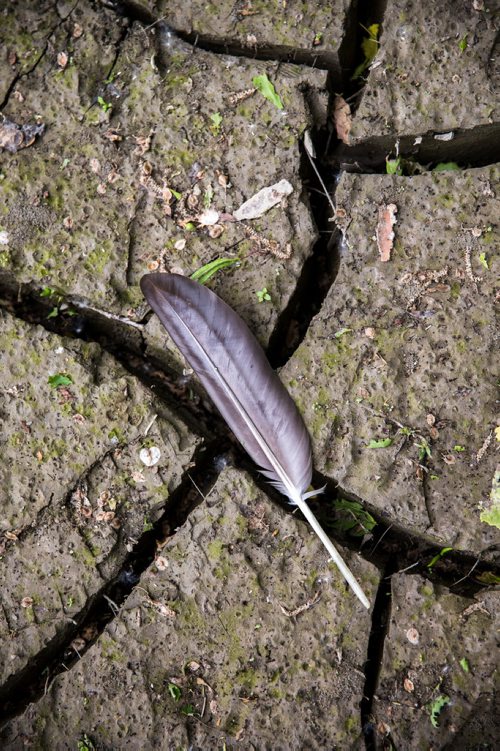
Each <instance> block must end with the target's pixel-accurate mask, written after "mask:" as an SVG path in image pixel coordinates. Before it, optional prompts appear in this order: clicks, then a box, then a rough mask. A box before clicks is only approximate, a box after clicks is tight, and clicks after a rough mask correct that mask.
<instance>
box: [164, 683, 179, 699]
mask: <svg viewBox="0 0 500 751" xmlns="http://www.w3.org/2000/svg"><path fill="white" fill-rule="evenodd" d="M167 688H168V693H169V694H170V696H171V697H172V699H173V700H174V701H179V699H180V698H181V696H182V691H181V690H180V688H179V686H178V685H177V684H176V683H169V684H168V686H167Z"/></svg>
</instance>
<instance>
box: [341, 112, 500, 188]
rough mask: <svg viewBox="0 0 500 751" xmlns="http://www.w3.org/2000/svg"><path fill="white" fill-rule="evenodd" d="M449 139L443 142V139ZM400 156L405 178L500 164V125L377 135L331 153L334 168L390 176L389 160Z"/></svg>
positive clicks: (343, 146) (344, 145)
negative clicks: (447, 167)
mask: <svg viewBox="0 0 500 751" xmlns="http://www.w3.org/2000/svg"><path fill="white" fill-rule="evenodd" d="M443 135H444V136H445V138H448V140H443V139H442V138H441V136H443ZM396 156H397V157H399V159H400V163H401V170H402V173H403V175H404V176H413V175H419V174H422V173H425V172H428V171H432V169H433V168H434V167H435V166H436V165H437V164H439V163H443V162H454V163H455V164H456V165H457V168H458V169H469V168H473V167H487V166H489V165H493V164H496V163H498V162H499V161H500V123H492V124H491V125H478V126H476V127H474V128H470V129H456V130H454V131H450V133H449V137H448V136H447V134H442V133H440V132H431V133H424V134H419V133H415V134H405V135H401V136H374V137H373V138H367V139H365V140H362V141H359V142H358V143H356V144H353V145H350V146H348V145H346V144H344V143H336V144H335V145H334V146H333V147H332V149H331V150H330V152H329V154H328V157H327V159H328V162H329V164H330V165H331V168H332V169H335V170H337V169H341V170H344V171H346V172H356V173H368V174H382V175H385V174H386V173H387V165H386V159H387V158H389V157H390V158H391V159H394V158H396Z"/></svg>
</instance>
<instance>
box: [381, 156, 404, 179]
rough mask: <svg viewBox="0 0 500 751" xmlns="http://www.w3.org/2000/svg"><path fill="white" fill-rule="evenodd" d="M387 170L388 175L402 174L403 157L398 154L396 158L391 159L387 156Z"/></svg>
mask: <svg viewBox="0 0 500 751" xmlns="http://www.w3.org/2000/svg"><path fill="white" fill-rule="evenodd" d="M385 171H386V173H387V174H388V175H402V174H403V167H402V164H401V157H399V156H398V157H396V159H389V157H387V156H386V158H385Z"/></svg>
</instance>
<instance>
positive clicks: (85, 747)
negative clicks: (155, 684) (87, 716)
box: [76, 733, 96, 751]
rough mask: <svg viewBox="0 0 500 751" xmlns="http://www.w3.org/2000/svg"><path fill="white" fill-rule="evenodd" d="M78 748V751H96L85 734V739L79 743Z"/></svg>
mask: <svg viewBox="0 0 500 751" xmlns="http://www.w3.org/2000/svg"><path fill="white" fill-rule="evenodd" d="M76 747H77V749H78V751H96V748H95V746H94V744H93V743H92V741H91V740H90V738H89V737H88V735H87V733H84V734H83V737H82V738H81V739H80V740H79V741H78V742H77V744H76Z"/></svg>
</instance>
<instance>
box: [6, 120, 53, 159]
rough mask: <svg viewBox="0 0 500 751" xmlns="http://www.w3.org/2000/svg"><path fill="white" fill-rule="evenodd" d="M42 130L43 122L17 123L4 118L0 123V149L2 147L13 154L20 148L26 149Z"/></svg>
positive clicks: (43, 127) (43, 128)
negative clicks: (36, 123) (35, 123)
mask: <svg viewBox="0 0 500 751" xmlns="http://www.w3.org/2000/svg"><path fill="white" fill-rule="evenodd" d="M44 130H45V125H44V123H39V124H38V125H34V124H29V123H26V124H25V125H17V124H16V123H13V122H12V120H7V119H5V120H4V121H3V123H1V124H0V151H1V150H2V149H4V150H5V151H9V152H10V153H11V154H15V153H16V152H17V151H20V150H21V149H27V148H28V146H31V145H32V144H33V143H34V142H35V140H36V138H38V136H41V135H42V133H43V132H44Z"/></svg>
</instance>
